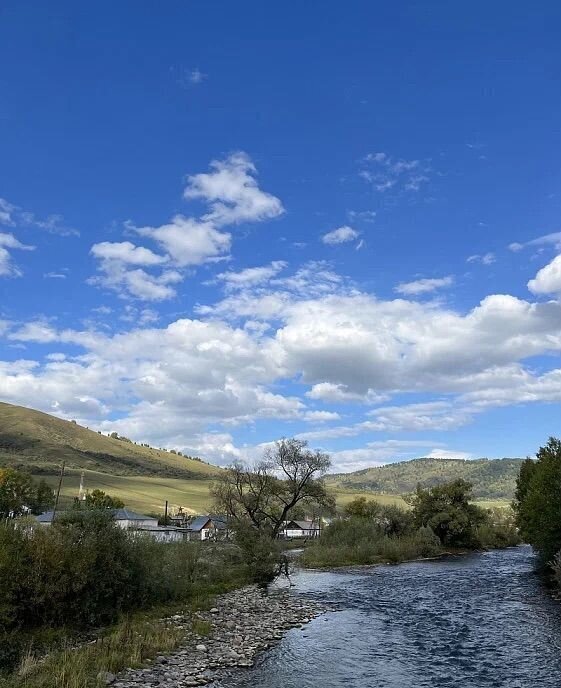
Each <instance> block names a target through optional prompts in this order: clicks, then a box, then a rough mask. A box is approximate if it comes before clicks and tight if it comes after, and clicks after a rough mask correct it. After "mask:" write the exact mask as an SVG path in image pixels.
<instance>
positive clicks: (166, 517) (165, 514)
mask: <svg viewBox="0 0 561 688" xmlns="http://www.w3.org/2000/svg"><path fill="white" fill-rule="evenodd" d="M167 524H168V500H167V499H166V508H165V511H164V525H165V526H167Z"/></svg>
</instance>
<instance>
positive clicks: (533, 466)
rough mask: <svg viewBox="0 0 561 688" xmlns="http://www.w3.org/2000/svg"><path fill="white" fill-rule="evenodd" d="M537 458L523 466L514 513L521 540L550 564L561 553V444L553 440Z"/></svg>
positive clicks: (541, 448) (553, 438)
mask: <svg viewBox="0 0 561 688" xmlns="http://www.w3.org/2000/svg"><path fill="white" fill-rule="evenodd" d="M536 459H537V460H533V459H527V460H526V461H525V462H524V463H523V464H522V467H521V469H520V475H519V476H518V481H517V484H516V494H515V499H514V510H515V513H516V521H517V525H518V527H519V529H520V533H521V535H522V537H523V538H524V540H525V541H526V542H529V543H530V544H531V545H532V546H533V547H534V549H535V550H536V551H537V552H538V553H539V555H540V558H541V560H542V563H543V564H545V565H549V564H550V563H551V562H552V561H553V560H554V558H555V555H556V554H557V553H558V552H559V551H561V441H560V440H558V439H556V438H555V437H550V438H549V441H548V443H547V444H546V445H545V447H540V449H539V451H538V453H537V454H536Z"/></svg>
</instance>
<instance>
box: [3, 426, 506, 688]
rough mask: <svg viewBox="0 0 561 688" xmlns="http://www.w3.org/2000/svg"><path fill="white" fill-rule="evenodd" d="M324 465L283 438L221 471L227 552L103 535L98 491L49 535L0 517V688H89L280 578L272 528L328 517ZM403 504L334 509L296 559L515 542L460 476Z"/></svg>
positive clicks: (308, 561) (218, 489) (198, 631)
mask: <svg viewBox="0 0 561 688" xmlns="http://www.w3.org/2000/svg"><path fill="white" fill-rule="evenodd" d="M329 465H330V461H329V457H328V456H327V455H325V454H322V453H321V452H317V451H312V450H310V449H308V447H307V445H306V443H305V442H303V441H300V440H296V439H289V440H282V441H281V442H278V443H276V444H275V446H274V447H273V448H272V449H269V450H268V451H267V452H266V453H265V456H264V458H263V460H262V461H261V462H259V464H257V465H256V466H255V467H253V468H245V467H243V466H240V465H237V466H233V467H232V468H230V469H228V470H226V471H224V472H222V473H221V474H220V479H219V480H218V481H217V482H216V483H215V485H214V488H213V496H214V499H215V506H216V508H217V510H218V511H219V512H220V513H224V514H226V515H227V516H228V519H229V522H230V527H231V529H232V530H233V531H234V535H235V541H234V543H216V544H212V543H204V545H201V544H200V543H188V542H185V543H165V544H164V543H157V542H154V541H153V540H151V539H148V538H146V537H140V536H132V535H131V534H130V533H127V532H125V531H122V530H121V529H119V528H118V527H117V526H116V525H115V523H114V522H113V520H112V519H111V516H110V514H109V511H108V509H107V508H105V506H106V504H108V503H109V501H108V500H107V499H105V496H104V495H103V494H100V495H98V497H99V499H97V498H96V499H95V500H90V502H89V503H87V504H86V508H78V507H76V508H75V509H73V510H71V511H69V512H67V513H64V514H60V515H59V517H58V518H57V519H56V520H55V522H54V523H53V524H52V525H51V526H50V527H48V528H42V527H37V526H36V525H33V524H32V523H31V522H29V523H27V522H26V521H25V519H17V520H15V519H6V520H4V522H3V523H2V524H1V525H0V668H2V669H3V671H4V676H3V678H0V686H1V688H50V687H51V686H56V687H57V688H88V687H89V686H92V687H93V686H101V685H103V684H104V682H105V678H104V677H105V676H106V674H107V673H108V672H109V674H110V675H113V673H114V672H119V671H121V670H122V669H123V668H125V667H133V668H134V667H139V666H141V665H143V664H145V663H146V662H147V661H148V660H150V658H151V657H154V656H155V655H157V654H159V653H161V652H165V653H168V652H171V651H172V650H173V649H174V648H177V647H178V646H180V645H181V643H182V642H184V640H185V637H186V625H187V626H189V625H190V632H191V633H192V634H194V635H195V637H196V636H199V637H202V636H204V635H205V633H209V632H210V629H209V627H208V625H207V623H206V621H207V620H206V619H205V618H202V619H201V618H200V617H197V616H194V615H193V613H194V612H195V611H197V610H200V609H204V608H205V607H206V608H209V607H210V606H212V604H213V596H214V595H217V594H220V593H224V592H226V591H228V590H231V589H233V588H239V587H241V586H244V585H246V584H248V583H251V582H258V583H265V582H267V581H270V580H272V579H273V578H274V577H275V576H276V575H277V574H278V573H279V572H280V571H281V569H282V568H283V560H282V556H281V544H280V543H279V540H278V538H277V535H278V533H279V530H280V527H281V525H282V523H283V521H284V520H286V519H287V518H295V517H298V515H300V514H302V513H315V514H316V515H320V514H327V513H333V510H334V506H335V505H334V500H333V497H332V496H331V495H330V494H329V493H328V492H327V490H326V488H325V484H324V482H323V480H322V476H323V474H324V473H325V472H326V471H327V469H328V468H329ZM279 476H282V477H279ZM30 494H31V495H33V494H35V495H36V494H37V492H36V491H35V492H34V491H33V490H32V491H31V493H30ZM409 502H410V507H411V508H410V509H409V510H404V509H399V508H397V507H392V506H389V507H388V506H382V505H378V504H377V503H376V502H375V501H373V500H370V501H369V500H366V499H365V498H362V499H357V500H355V501H354V502H352V503H351V504H349V505H348V506H347V508H346V511H347V516H348V518H347V519H336V520H335V521H334V522H333V524H332V525H331V526H329V527H328V528H327V529H326V530H325V531H324V534H323V536H322V538H321V539H320V540H319V541H318V542H315V543H313V544H312V545H311V546H310V547H309V548H308V549H307V550H306V552H305V554H304V557H303V563H304V564H305V565H309V566H334V565H343V564H370V563H377V562H383V561H390V562H398V561H403V560H405V559H411V558H416V557H419V556H434V555H437V554H439V553H441V552H442V551H444V550H445V549H449V548H464V549H466V548H476V547H483V546H484V547H495V546H505V545H509V544H514V543H515V542H517V535H516V531H515V528H514V526H513V524H512V522H511V519H510V518H509V517H508V516H507V515H504V514H503V512H496V513H495V512H490V511H484V510H483V509H481V508H480V507H477V506H475V505H473V504H471V503H470V485H469V483H467V482H465V481H463V480H456V481H454V482H452V483H450V484H448V485H440V486H437V487H433V488H430V489H427V490H423V489H421V488H419V489H418V490H417V491H416V492H415V493H414V494H413V495H411V497H410V499H409ZM21 511H22V509H19V510H18V513H21ZM11 513H12V514H14V513H16V512H15V511H14V509H13V508H12V509H11ZM170 616H171V620H170ZM174 618H175V620H176V621H173V619H174ZM177 619H180V620H181V623H179V622H177ZM257 626H258V624H256V627H257ZM100 629H101V630H100ZM271 632H272V633H273V636H274V635H275V633H276V632H277V631H271V630H270V629H268V630H267V629H266V630H265V631H263V638H265V637H268V634H269V635H270V633H271ZM93 641H95V642H93ZM213 642H214V641H213ZM216 642H220V641H219V639H217V640H216ZM259 642H261V641H257V640H256V641H255V643H250V645H251V647H253V646H255V647H258V646H259ZM201 644H204V643H201ZM242 661H245V660H244V659H243V658H242ZM158 676H159V674H158V675H157V676H156V678H158ZM193 680H194V681H195V682H196V683H198V682H200V683H202V682H203V681H206V678H205V677H204V676H203V675H197V676H195V677H194V678H193ZM124 685H126V684H124ZM193 685H194V684H193Z"/></svg>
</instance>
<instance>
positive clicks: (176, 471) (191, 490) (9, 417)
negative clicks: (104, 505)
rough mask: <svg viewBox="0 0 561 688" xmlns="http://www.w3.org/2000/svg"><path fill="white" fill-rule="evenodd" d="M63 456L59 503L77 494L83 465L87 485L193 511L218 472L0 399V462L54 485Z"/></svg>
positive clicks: (139, 505) (132, 500)
mask: <svg viewBox="0 0 561 688" xmlns="http://www.w3.org/2000/svg"><path fill="white" fill-rule="evenodd" d="M63 461H64V462H65V464H66V470H65V478H64V482H63V486H62V490H61V495H62V497H63V504H64V503H65V502H69V501H70V500H71V499H72V498H73V497H74V496H76V495H77V494H78V486H79V483H80V474H81V472H82V470H84V471H85V486H86V488H87V489H89V490H93V489H95V488H99V489H102V490H105V491H106V492H109V493H110V494H113V495H115V496H118V497H121V499H123V500H124V502H125V503H126V504H127V506H129V507H131V508H134V509H139V510H144V511H162V510H163V505H164V503H165V500H166V499H167V500H168V501H169V502H170V504H171V505H173V506H183V507H184V508H187V509H189V510H191V511H194V512H200V511H202V510H204V509H205V508H208V505H209V493H208V490H209V486H210V482H211V481H212V479H213V478H215V477H216V476H217V475H218V474H219V472H220V469H219V468H218V467H217V466H213V465H211V464H208V463H205V462H204V461H201V460H199V459H194V458H191V457H185V456H180V455H178V454H174V453H172V452H168V451H163V450H160V449H154V448H152V447H146V446H142V445H139V444H135V443H134V442H131V441H129V440H127V439H125V438H124V439H116V438H113V437H107V436H106V435H101V434H99V433H97V432H94V431H93V430H89V429H88V428H84V427H82V426H80V425H78V424H76V423H74V422H72V421H67V420H62V419H60V418H56V417H54V416H51V415H49V414H47V413H41V412H40V411H35V410H33V409H28V408H24V407H22V406H13V405H11V404H5V403H1V402H0V466H11V467H13V468H18V469H25V470H27V471H29V472H31V473H32V474H33V475H35V476H41V477H44V478H45V479H46V480H47V482H49V483H50V484H51V485H53V487H54V486H55V485H56V483H57V482H58V474H59V471H60V466H61V463H62V462H63Z"/></svg>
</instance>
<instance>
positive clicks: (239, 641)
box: [114, 586, 325, 688]
mask: <svg viewBox="0 0 561 688" xmlns="http://www.w3.org/2000/svg"><path fill="white" fill-rule="evenodd" d="M216 602H217V604H216V606H215V607H211V609H209V610H208V611H199V612H196V613H195V614H193V615H189V614H175V615H173V616H171V617H169V618H167V619H165V621H166V623H169V624H170V625H173V626H175V627H176V628H181V629H182V630H183V631H184V633H185V637H184V641H183V643H182V644H181V646H180V647H178V648H177V650H176V651H175V652H174V653H173V654H170V655H168V656H162V655H160V656H158V657H156V659H155V660H154V661H153V662H152V663H151V664H150V665H148V666H146V667H144V668H142V669H135V670H132V669H131V670H126V671H124V672H121V674H119V676H118V677H117V678H118V683H115V684H114V688H116V687H117V686H118V688H164V687H165V688H184V687H185V686H202V685H206V684H208V683H212V682H214V681H215V680H216V679H217V677H218V676H219V674H220V672H223V671H226V670H227V671H229V672H231V671H244V670H247V669H248V668H249V667H252V666H253V665H254V663H255V659H256V657H257V655H258V654H259V653H261V652H263V651H265V650H266V649H267V648H269V647H271V646H272V645H274V644H275V643H277V642H278V641H279V640H280V639H281V638H282V637H283V635H284V634H285V633H286V632H289V631H290V629H299V628H302V626H303V624H307V623H309V622H310V621H311V620H312V619H313V618H314V617H316V616H318V615H319V614H321V613H322V612H323V611H325V610H324V609H323V608H321V607H320V606H319V605H318V604H316V603H315V602H312V601H309V600H305V599H303V598H301V597H298V596H297V595H291V594H289V593H288V592H286V591H274V592H267V591H265V590H262V589H261V588H258V587H257V586H247V587H245V588H241V589H239V590H234V591H232V592H229V593H226V594H225V595H222V596H220V597H218V598H217V600H216ZM193 617H196V618H197V619H200V620H201V621H206V622H208V623H209V624H210V628H211V630H210V633H209V634H208V636H206V635H205V636H204V642H201V641H202V640H203V637H202V636H200V635H197V634H195V633H193V632H192V631H191V630H190V629H191V619H192V618H193ZM290 632H293V633H298V632H301V631H298V630H292V631H290ZM114 680H115V679H114Z"/></svg>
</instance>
